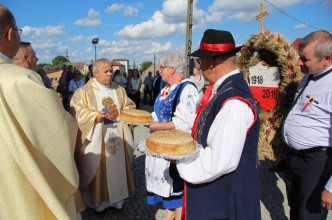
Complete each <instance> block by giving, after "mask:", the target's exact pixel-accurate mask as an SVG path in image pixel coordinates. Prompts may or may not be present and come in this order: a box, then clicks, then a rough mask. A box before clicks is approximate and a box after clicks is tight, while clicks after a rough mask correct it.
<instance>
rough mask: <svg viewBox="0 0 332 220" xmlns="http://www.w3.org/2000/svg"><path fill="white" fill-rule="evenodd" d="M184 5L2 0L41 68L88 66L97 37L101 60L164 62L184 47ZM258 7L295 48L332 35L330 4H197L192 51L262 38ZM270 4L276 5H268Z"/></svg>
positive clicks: (232, 0) (268, 25)
mask: <svg viewBox="0 0 332 220" xmlns="http://www.w3.org/2000/svg"><path fill="white" fill-rule="evenodd" d="M187 2H188V1H187V0H159V1H158V0H141V1H140V0H135V1H134V0H121V1H120V0H119V1H110V0H108V1H107V0H93V1H91V0H90V1H87V0H57V1H50V0H29V1H27V0H3V1H2V4H4V5H5V6H6V7H8V8H9V9H10V10H11V11H12V12H13V14H14V16H15V18H16V22H17V25H18V26H19V27H21V28H22V29H23V35H22V36H21V39H22V41H29V42H31V43H32V46H33V48H34V49H35V51H36V53H37V56H38V58H39V63H51V62H52V59H53V58H54V57H56V56H57V55H63V56H65V55H66V50H67V51H68V55H69V58H70V60H71V61H73V62H86V63H90V62H91V60H93V59H94V56H95V48H94V47H93V46H92V43H91V41H92V39H93V38H95V37H98V38H99V43H98V45H97V48H96V50H97V58H102V57H105V58H108V59H117V58H122V59H128V60H129V61H130V65H131V66H132V65H133V63H134V62H135V64H136V65H138V66H139V65H140V64H141V63H142V62H143V61H153V60H154V57H156V62H158V61H159V57H160V55H161V54H163V53H165V52H167V51H169V50H172V49H182V50H183V51H184V49H185V39H186V35H185V31H186V21H187ZM260 2H263V3H264V6H265V9H267V10H269V15H268V16H266V17H265V18H264V29H265V30H269V31H272V32H276V33H280V34H282V35H283V36H284V37H285V38H286V39H287V40H288V41H289V42H290V43H291V42H293V41H294V40H295V39H296V38H298V37H303V36H305V35H306V34H308V33H310V32H312V31H315V30H317V29H324V30H328V31H329V32H330V33H332V22H331V20H332V19H331V18H332V0H320V1H318V0H268V1H266V0H262V1H258V0H241V1H236V0H194V4H193V8H194V11H193V33H192V51H194V50H196V49H197V48H198V46H199V42H200V40H201V38H202V35H203V32H204V31H205V30H206V29H209V28H213V29H220V30H228V31H230V32H231V33H232V34H233V36H234V38H235V42H236V43H237V44H244V43H245V42H246V41H247V40H248V39H249V38H250V36H251V35H254V34H257V33H258V32H259V21H257V20H256V19H255V16H256V15H257V14H258V13H259V7H260ZM271 4H272V5H271Z"/></svg>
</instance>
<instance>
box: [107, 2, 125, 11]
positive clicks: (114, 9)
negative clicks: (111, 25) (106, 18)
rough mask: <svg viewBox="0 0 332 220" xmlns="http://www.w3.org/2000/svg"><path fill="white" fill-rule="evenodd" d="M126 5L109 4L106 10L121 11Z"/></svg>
mask: <svg viewBox="0 0 332 220" xmlns="http://www.w3.org/2000/svg"><path fill="white" fill-rule="evenodd" d="M124 6H125V5H124V4H112V5H110V6H107V8H106V12H108V13H113V12H116V11H120V10H121V9H122V8H123V7H124Z"/></svg>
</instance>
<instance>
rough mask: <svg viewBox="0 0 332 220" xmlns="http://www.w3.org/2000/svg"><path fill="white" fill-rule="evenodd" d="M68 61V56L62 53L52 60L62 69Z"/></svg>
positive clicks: (55, 65)
mask: <svg viewBox="0 0 332 220" xmlns="http://www.w3.org/2000/svg"><path fill="white" fill-rule="evenodd" d="M66 62H68V60H67V58H66V57H64V56H61V55H59V56H56V57H54V58H53V60H52V64H53V66H54V67H55V68H58V69H61V68H62V66H63V64H64V63H66Z"/></svg>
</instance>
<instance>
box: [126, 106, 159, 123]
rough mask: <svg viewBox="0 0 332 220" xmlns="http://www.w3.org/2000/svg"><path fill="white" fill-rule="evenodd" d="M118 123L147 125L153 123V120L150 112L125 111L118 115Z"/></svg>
mask: <svg viewBox="0 0 332 220" xmlns="http://www.w3.org/2000/svg"><path fill="white" fill-rule="evenodd" d="M120 121H124V122H129V123H137V124H149V123H151V122H152V121H153V119H152V115H151V113H150V112H147V111H143V110H139V109H125V110H123V111H122V112H121V113H120Z"/></svg>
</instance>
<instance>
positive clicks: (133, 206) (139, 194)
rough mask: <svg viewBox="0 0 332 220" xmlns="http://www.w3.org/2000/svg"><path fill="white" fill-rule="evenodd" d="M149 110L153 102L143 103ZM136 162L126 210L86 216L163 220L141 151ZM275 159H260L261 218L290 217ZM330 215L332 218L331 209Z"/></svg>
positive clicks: (139, 130)
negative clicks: (150, 199) (149, 199)
mask: <svg viewBox="0 0 332 220" xmlns="http://www.w3.org/2000/svg"><path fill="white" fill-rule="evenodd" d="M143 107H144V108H145V109H146V110H148V111H150V110H151V107H150V106H143ZM148 132H149V130H148V128H146V127H143V126H137V127H135V128H134V138H135V143H138V142H139V141H140V140H144V139H145V138H146V136H147V135H148ZM134 155H135V157H134V162H133V170H134V178H135V186H136V190H135V191H134V192H133V193H131V194H130V197H129V198H128V199H126V201H125V206H124V208H123V210H121V211H118V210H115V209H112V208H109V209H107V210H106V211H105V212H104V213H103V214H102V215H97V214H95V213H94V211H93V210H91V209H87V210H85V211H84V212H83V213H82V219H83V220H90V219H93V220H94V219H96V220H99V219H108V220H134V219H140V220H150V219H151V220H153V219H156V220H161V219H162V218H163V216H164V214H165V211H164V210H163V209H162V207H161V206H148V205H146V202H145V180H144V158H145V156H144V155H142V154H141V153H140V152H138V151H135V154H134ZM275 166H276V164H275V162H271V161H268V162H260V164H259V168H260V183H261V185H260V186H261V211H262V220H269V219H271V220H287V219H288V218H289V217H288V213H289V208H288V205H287V197H286V193H285V184H284V181H283V180H282V178H283V176H282V173H279V174H278V173H275V172H271V171H270V168H273V167H275ZM328 219H332V214H331V213H329V217H328Z"/></svg>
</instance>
